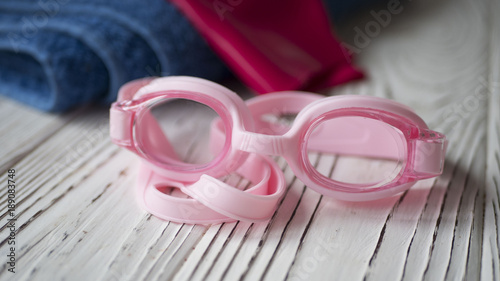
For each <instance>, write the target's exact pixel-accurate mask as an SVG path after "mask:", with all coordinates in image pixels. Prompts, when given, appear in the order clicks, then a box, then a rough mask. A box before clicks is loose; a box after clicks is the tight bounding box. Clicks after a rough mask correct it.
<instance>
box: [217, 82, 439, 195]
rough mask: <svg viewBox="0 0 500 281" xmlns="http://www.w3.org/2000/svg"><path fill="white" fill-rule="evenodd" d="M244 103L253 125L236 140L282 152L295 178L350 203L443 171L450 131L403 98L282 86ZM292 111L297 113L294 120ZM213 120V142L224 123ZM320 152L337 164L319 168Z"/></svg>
mask: <svg viewBox="0 0 500 281" xmlns="http://www.w3.org/2000/svg"><path fill="white" fill-rule="evenodd" d="M246 104H247V106H248V108H249V109H250V111H251V112H252V116H253V118H254V121H255V131H254V132H249V131H236V132H234V133H233V140H232V144H231V145H232V146H236V147H238V149H239V150H243V151H247V152H255V153H260V154H265V155H279V156H283V157H284V158H285V159H286V161H287V162H288V164H289V165H290V167H291V168H292V170H293V171H294V173H295V175H296V176H297V178H299V179H300V180H301V181H302V182H304V183H305V184H306V185H307V186H308V187H310V188H312V189H314V190H316V191H318V192H319V193H321V194H324V195H327V196H331V197H335V198H337V199H342V200H348V201H366V200H375V199H379V198H384V197H388V196H392V195H394V194H397V193H399V192H402V191H404V190H407V189H408V188H410V187H411V186H412V185H414V184H415V183H416V181H418V180H421V179H426V178H432V177H435V176H438V175H440V174H441V173H442V169H443V165H444V157H445V151H446V145H447V141H446V138H445V136H444V135H442V134H440V133H438V132H434V131H431V130H429V128H428V127H427V125H426V124H425V122H424V121H423V120H422V119H421V118H420V117H418V116H417V115H416V114H415V113H414V112H413V111H412V110H411V109H410V108H408V107H406V106H404V105H402V104H399V103H397V102H394V101H391V100H388V99H382V98H377V97H370V96H338V97H323V96H319V95H315V94H310V93H304V92H279V93H271V94H267V95H264V96H258V97H255V98H252V99H250V100H248V101H247V102H246ZM280 116H281V117H283V116H285V122H283V120H282V119H283V118H281V120H280ZM288 116H296V118H295V120H294V121H293V122H290V121H287V120H286V119H287V118H286V117H288ZM212 126H213V127H212V136H211V138H212V142H213V143H220V141H221V139H223V136H222V135H221V134H220V132H221V123H220V121H219V120H216V121H215V122H214V123H213V125H212ZM215 149H219V148H218V147H217V148H215ZM319 158H323V159H325V158H329V161H330V162H333V165H331V166H330V167H329V168H327V169H326V170H325V169H320V168H317V167H316V166H318V165H319V166H320V164H318V162H319V160H318V159H319ZM346 167H350V169H345V168H346ZM353 167H354V168H353ZM374 168H376V169H374ZM374 171H376V172H374Z"/></svg>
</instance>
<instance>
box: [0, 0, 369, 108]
mask: <svg viewBox="0 0 500 281" xmlns="http://www.w3.org/2000/svg"><path fill="white" fill-rule="evenodd" d="M330 1H331V2H338V3H342V1H334V0H330ZM362 1H366V2H368V1H370V0H362ZM371 1H373V0H371ZM358 2H359V0H358ZM330 6H332V5H330ZM342 6H345V5H344V4H342V5H341V4H333V9H332V7H330V12H331V13H332V14H334V15H335V14H338V13H336V12H335V7H339V8H341V7H342ZM339 11H342V9H339ZM338 16H340V15H338ZM164 75H191V76H198V77H203V78H207V79H211V80H220V79H222V78H225V77H228V76H230V72H229V71H228V69H227V68H226V67H225V66H224V64H223V63H222V62H221V61H220V60H219V59H218V58H217V57H216V55H215V54H214V53H213V52H212V51H211V50H210V48H209V47H208V46H207V44H206V43H205V41H204V40H203V39H202V38H201V36H200V35H199V34H198V32H197V31H196V30H195V29H194V28H193V27H192V25H191V24H190V23H189V22H188V20H187V19H186V18H185V17H184V16H183V15H181V14H180V12H179V11H178V10H177V9H176V8H175V7H174V6H173V5H172V4H170V3H168V2H167V1H165V0H148V1H138V0H3V1H1V2H0V94H3V95H6V96H9V97H12V98H14V99H16V100H19V101H21V102H23V103H26V104H29V105H31V106H33V107H36V108H38V109H41V110H44V111H52V112H61V111H65V110H68V109H70V108H72V107H74V106H76V105H79V104H85V103H89V102H93V101H100V102H103V103H106V104H109V103H110V102H112V101H114V100H115V99H116V94H117V91H118V88H119V87H120V86H121V85H122V84H123V83H125V82H127V81H129V80H132V79H135V78H139V77H145V76H164Z"/></svg>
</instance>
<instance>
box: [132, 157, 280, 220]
mask: <svg viewBox="0 0 500 281" xmlns="http://www.w3.org/2000/svg"><path fill="white" fill-rule="evenodd" d="M237 173H238V174H240V175H241V176H243V177H244V178H246V179H248V180H249V181H250V182H252V183H253V184H254V185H253V186H252V187H250V188H249V189H247V190H245V191H242V190H239V189H237V188H235V187H233V186H230V185H228V184H226V183H224V182H222V181H220V180H218V179H215V178H213V177H211V176H208V175H203V176H202V177H201V178H200V180H199V181H197V182H195V183H193V184H187V183H181V182H179V181H173V180H170V179H168V178H165V177H161V176H159V175H158V174H156V173H155V172H153V170H152V169H150V168H149V167H148V166H147V165H146V164H144V163H143V164H141V168H140V172H139V178H138V185H137V186H138V198H139V200H140V203H141V205H142V206H143V207H144V208H145V209H146V210H147V211H148V212H150V213H152V214H153V215H155V216H158V217H160V218H162V219H165V220H169V221H174V222H179V223H202V224H210V223H220V222H229V221H235V220H244V221H251V222H254V221H264V220H267V219H269V218H270V217H271V216H272V214H273V213H274V211H275V210H276V204H277V202H278V200H279V199H280V198H281V197H282V196H283V194H284V192H285V179H284V175H283V173H282V172H281V170H280V169H279V167H278V166H277V164H276V163H275V162H274V161H272V160H271V159H269V158H268V157H263V156H258V155H255V154H253V155H250V157H249V158H248V159H247V160H246V161H245V163H244V164H243V165H242V166H241V168H240V169H238V171H237ZM160 186H164V187H165V186H173V187H177V188H179V189H180V190H181V191H182V192H184V193H185V194H187V195H189V196H191V198H179V197H174V196H171V195H168V194H165V193H163V192H161V191H160V190H158V187H160Z"/></svg>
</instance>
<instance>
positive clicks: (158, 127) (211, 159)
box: [110, 77, 253, 182]
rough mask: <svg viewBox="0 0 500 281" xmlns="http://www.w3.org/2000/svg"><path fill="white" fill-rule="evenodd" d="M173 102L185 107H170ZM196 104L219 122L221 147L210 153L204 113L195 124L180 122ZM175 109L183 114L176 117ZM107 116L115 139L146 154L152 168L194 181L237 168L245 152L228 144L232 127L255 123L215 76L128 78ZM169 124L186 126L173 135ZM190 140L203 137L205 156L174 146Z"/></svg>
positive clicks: (190, 114) (122, 144) (136, 151)
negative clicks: (194, 156) (191, 156)
mask: <svg viewBox="0 0 500 281" xmlns="http://www.w3.org/2000/svg"><path fill="white" fill-rule="evenodd" d="M186 104H187V105H188V106H186ZM175 107H180V108H182V110H183V111H185V110H188V112H183V111H180V110H171V109H175ZM190 107H194V108H191V109H190ZM200 110H203V111H209V113H210V114H208V115H211V116H213V117H217V118H218V119H219V120H221V121H220V122H221V123H222V124H223V125H222V126H221V127H222V131H223V134H224V138H223V140H222V143H221V147H220V148H219V149H218V150H217V151H213V153H211V151H209V149H208V144H209V142H208V135H209V132H208V130H209V128H210V122H209V121H210V120H208V122H207V120H205V119H204V118H206V116H207V115H206V114H205V115H203V118H198V119H196V120H197V122H196V123H194V124H195V126H197V127H192V126H193V125H192V124H191V125H190V126H188V127H183V126H181V125H179V124H178V122H179V121H182V120H180V119H182V118H188V117H190V116H192V115H196V114H197V113H199V111H200ZM172 112H173V114H172ZM179 114H184V115H185V116H184V117H179V116H178V115H179ZM195 118H196V116H195ZM110 119H111V120H110V125H111V128H110V135H111V139H112V140H113V142H115V143H116V144H118V145H120V146H122V147H125V148H127V149H129V150H131V151H132V152H134V153H136V154H137V155H139V156H140V157H141V158H143V159H144V160H146V163H148V164H150V167H151V168H152V169H153V170H154V171H155V172H156V173H158V174H160V175H162V176H164V177H168V178H170V179H173V180H179V181H183V182H194V181H197V180H198V179H199V178H200V176H201V175H203V174H208V175H211V176H214V177H219V176H223V175H226V174H228V173H229V172H231V171H234V170H235V169H236V168H238V167H239V166H240V165H241V163H242V162H243V161H244V160H245V159H246V157H247V154H248V153H246V152H243V151H240V150H236V149H234V148H233V147H232V146H231V138H232V137H231V135H232V131H233V129H234V128H235V127H241V128H245V130H246V129H250V130H252V129H253V120H252V118H251V115H250V112H249V111H248V108H247V107H246V106H245V104H244V102H243V101H242V100H241V99H240V98H239V97H238V96H237V95H236V94H235V93H233V92H231V91H229V90H228V89H226V88H224V87H222V86H220V85H218V84H215V83H213V82H209V81H206V80H203V79H198V78H191V77H165V78H157V79H152V78H146V79H140V80H135V81H132V82H129V83H127V84H126V85H124V86H123V87H122V88H121V89H120V93H119V95H118V101H117V102H115V103H114V104H113V105H112V107H111V110H110ZM163 121H167V122H163ZM176 122H177V124H176ZM200 122H201V123H200ZM203 122H205V123H203ZM169 126H177V128H179V127H180V128H181V130H179V129H177V130H176V131H182V129H185V131H186V132H184V133H185V135H180V136H177V137H176V138H171V136H170V135H169V134H168V132H169V131H173V130H169ZM202 130H207V132H206V135H207V136H206V138H207V139H206V141H204V140H203V139H199V138H201V136H200V134H199V132H200V131H202ZM226 136H227V137H226ZM190 141H191V142H193V141H199V142H200V143H202V144H203V143H204V142H206V143H207V149H206V150H207V151H206V152H204V153H205V154H206V155H208V156H207V157H205V159H201V160H200V159H188V158H189V157H188V156H189V155H187V156H186V155H185V153H183V151H179V149H177V146H176V142H190ZM184 147H186V145H184ZM198 154H199V153H198ZM210 154H212V155H210Z"/></svg>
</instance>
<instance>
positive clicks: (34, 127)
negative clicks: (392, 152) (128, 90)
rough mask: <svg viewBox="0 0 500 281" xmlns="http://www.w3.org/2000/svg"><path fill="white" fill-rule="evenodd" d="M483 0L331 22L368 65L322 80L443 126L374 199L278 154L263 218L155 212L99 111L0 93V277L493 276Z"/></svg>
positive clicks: (499, 38)
mask: <svg viewBox="0 0 500 281" xmlns="http://www.w3.org/2000/svg"><path fill="white" fill-rule="evenodd" d="M499 2H500V1H498V0H482V1H475V2H473V1H466V0H457V1H413V2H411V3H410V2H409V1H401V4H400V5H401V6H400V7H401V9H400V10H401V11H400V12H399V13H397V14H392V16H391V19H390V22H389V23H388V24H387V25H386V26H380V25H379V27H380V28H379V32H378V29H376V27H375V26H373V23H370V22H372V21H375V20H376V19H375V18H374V15H373V14H371V13H370V12H365V13H363V15H362V18H361V19H356V20H355V21H353V23H352V24H351V25H347V26H344V27H342V29H341V31H340V33H341V34H342V36H343V38H344V40H345V42H346V43H348V44H349V45H351V46H354V47H357V49H356V50H355V51H356V52H359V54H358V55H357V64H358V65H360V66H362V67H363V68H364V69H365V70H366V72H367V74H368V78H367V79H365V80H363V81H361V82H357V83H351V84H349V85H346V86H342V87H338V88H335V89H334V90H332V91H330V92H329V94H332V95H344V94H345V95H348V94H366V95H374V96H381V97H387V98H391V99H395V100H397V101H400V102H402V103H405V104H407V105H409V106H411V107H413V108H414V109H415V110H416V112H417V113H418V114H420V115H421V116H422V117H423V119H424V120H425V121H426V122H427V123H428V124H429V125H430V127H431V128H433V129H436V130H440V131H442V132H443V133H445V134H446V135H447V137H448V138H449V140H450V143H449V150H448V154H447V157H446V165H445V169H444V173H443V175H442V176H441V177H439V178H437V179H435V180H425V181H422V182H419V183H418V184H417V185H416V186H414V187H413V188H412V189H411V190H409V191H408V192H405V193H404V194H402V195H399V196H396V197H392V198H387V199H384V200H379V201H376V202H369V203H347V202H341V201H337V200H335V199H333V198H328V197H323V196H321V195H319V194H318V193H316V192H314V191H313V190H311V189H309V188H307V187H305V186H304V185H303V184H302V183H301V182H300V181H299V180H297V179H296V178H295V177H294V175H293V174H292V172H291V171H290V169H289V168H287V166H286V163H284V162H280V166H281V167H282V168H283V170H284V173H285V176H286V180H287V185H288V192H287V194H286V196H285V197H284V199H283V201H282V203H281V204H280V206H279V209H278V211H277V212H276V214H275V215H274V216H273V218H272V219H271V220H270V221H269V222H266V223H255V224H252V223H246V222H236V223H225V224H218V225H212V226H202V225H182V224H177V223H169V222H166V221H162V220H160V219H157V218H156V217H153V216H150V215H149V214H147V213H146V212H145V211H143V210H141V209H140V208H139V207H138V206H137V204H136V203H135V198H134V191H133V186H134V181H135V178H136V174H137V157H136V156H135V155H133V154H131V153H129V152H127V151H125V150H122V149H120V148H118V147H117V146H115V145H113V144H112V143H111V142H110V140H109V137H108V128H109V127H108V113H107V109H96V108H86V109H81V110H77V111H75V112H72V113H68V114H64V115H52V114H44V113H40V112H37V111H34V110H32V109H29V108H25V107H24V106H20V105H19V104H16V103H14V102H12V101H10V100H6V99H5V98H1V99H0V116H1V117H0V120H1V122H0V155H1V157H0V182H1V189H0V190H1V192H0V196H1V197H0V198H1V199H0V210H1V211H0V219H1V225H0V261H1V262H0V280H170V279H174V280H201V279H210V280H219V279H224V280H237V279H240V280H285V279H286V280H327V279H329V280H401V279H402V280H422V279H425V280H445V279H446V280H462V279H467V280H499V279H500V261H499V259H500V237H499V231H498V229H499V227H500V226H499V225H500V209H499V205H500V190H499V189H500V186H499V183H500V155H499V154H500V149H499V139H500V113H499V111H500V3H499ZM383 8H384V7H381V8H380V9H375V10H374V12H379V10H382V9H383ZM370 25H372V27H371V28H373V29H372V32H371V33H370V34H371V35H369V37H368V39H369V40H368V44H365V45H366V46H364V45H361V44H359V43H360V42H359V39H358V44H357V45H356V42H355V39H356V37H355V35H356V32H355V30H357V29H356V28H359V29H360V30H365V28H366V27H367V26H370ZM372 35H373V36H372ZM365 43H366V42H365ZM10 169H15V178H14V179H15V202H16V206H15V210H14V211H13V215H14V217H13V218H15V219H16V220H15V221H13V222H14V223H15V224H14V227H13V230H14V233H12V237H11V239H9V237H10V235H11V232H10V227H11V223H10V222H9V221H8V219H10V218H12V217H11V216H10V213H9V212H8V211H7V209H8V208H7V203H8V202H7V200H8V192H7V184H8V179H9V177H8V176H9V174H12V173H9V170H10ZM11 172H12V171H11ZM11 222H12V221H11ZM10 241H14V242H15V245H9V242H10ZM13 246H14V247H15V249H14V251H13V252H14V254H15V272H16V273H11V272H9V271H8V269H9V268H11V266H10V265H9V264H8V263H7V262H8V261H9V257H8V256H7V255H10V254H11V249H10V248H11V247H13Z"/></svg>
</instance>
